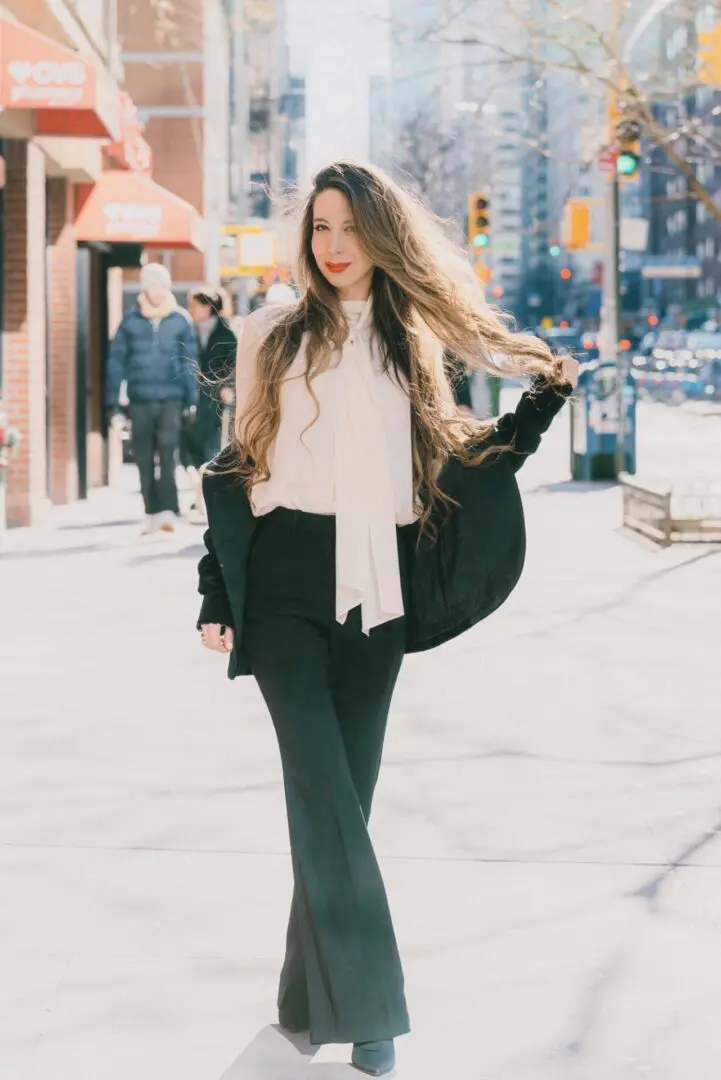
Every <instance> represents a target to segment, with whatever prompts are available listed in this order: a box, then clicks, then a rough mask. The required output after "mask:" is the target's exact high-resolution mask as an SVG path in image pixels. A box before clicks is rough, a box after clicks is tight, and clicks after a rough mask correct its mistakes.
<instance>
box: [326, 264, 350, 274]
mask: <svg viewBox="0 0 721 1080" xmlns="http://www.w3.org/2000/svg"><path fill="white" fill-rule="evenodd" d="M325 265H326V266H327V267H328V269H329V270H330V272H331V274H342V273H343V271H344V270H347V269H348V267H349V266H350V263H349V262H346V263H333V262H327V263H326V264H325Z"/></svg>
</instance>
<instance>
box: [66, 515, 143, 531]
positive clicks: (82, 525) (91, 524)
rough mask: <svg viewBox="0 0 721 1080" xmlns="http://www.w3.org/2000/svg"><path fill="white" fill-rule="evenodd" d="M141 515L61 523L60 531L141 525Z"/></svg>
mask: <svg viewBox="0 0 721 1080" xmlns="http://www.w3.org/2000/svg"><path fill="white" fill-rule="evenodd" d="M140 524H141V519H140V518H139V517H132V518H124V519H121V520H120V521H84V522H78V523H77V524H73V525H60V527H59V529H58V531H59V532H86V531H87V530H88V529H116V528H120V527H121V526H123V525H137V526H138V528H139V527H140Z"/></svg>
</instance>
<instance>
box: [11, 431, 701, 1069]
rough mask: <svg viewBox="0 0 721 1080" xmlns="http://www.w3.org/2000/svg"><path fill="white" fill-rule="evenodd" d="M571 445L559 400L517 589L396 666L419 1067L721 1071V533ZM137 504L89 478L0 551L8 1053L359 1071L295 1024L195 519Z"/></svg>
mask: <svg viewBox="0 0 721 1080" xmlns="http://www.w3.org/2000/svg"><path fill="white" fill-rule="evenodd" d="M709 422H710V421H709ZM687 453H691V452H690V451H688V452H687ZM567 456H568V455H567V436H566V432H565V421H559V423H558V424H557V426H556V428H555V429H554V431H553V433H552V434H551V436H549V438H548V440H547V445H546V446H545V447H544V448H543V450H542V452H541V453H540V454H539V455H538V456H537V457H536V458H535V459H534V460H533V461H531V462H530V463H529V465H528V466H527V467H526V468H525V469H524V471H523V473H522V479H523V488H524V493H525V505H526V510H527V517H528V531H529V555H528V563H527V569H526V572H525V575H524V578H523V579H522V582H521V584H520V585H519V587H518V589H517V591H516V593H515V594H514V595H513V597H512V598H511V600H510V601H509V602H508V604H507V605H506V607H505V608H503V609H502V611H501V612H499V613H498V614H497V615H495V616H493V617H492V618H491V619H489V620H488V622H487V623H485V624H483V625H481V626H480V627H478V628H477V629H476V630H475V631H473V632H472V633H470V634H468V635H466V636H465V637H463V638H461V639H459V640H458V641H457V642H455V643H453V644H451V645H449V646H447V647H445V648H443V649H441V650H438V651H436V652H435V653H431V654H427V655H425V656H423V657H412V658H409V660H408V661H407V663H406V665H405V667H404V670H403V673H402V677H401V681H400V684H399V687H398V692H397V696H396V699H395V703H394V709H393V714H392V719H391V725H390V731H389V737H388V744H387V752H386V759H385V766H384V770H383V773H382V777H381V782H380V787H379V792H378V799H377V803H376V809H375V814H374V821H373V834H374V837H375V842H376V846H377V850H378V853H379V856H380V857H381V859H382V862H383V869H384V873H385V876H386V880H387V884H388V888H389V892H390V896H391V902H392V906H393V910H394V915H395V920H396V928H397V932H398V936H399V939H400V943H401V948H402V952H403V955H404V959H405V967H406V978H407V989H408V997H409V1005H410V1008H411V1014H412V1022H413V1025H414V1031H413V1033H412V1035H411V1036H409V1037H407V1038H404V1039H401V1040H399V1043H398V1060H399V1068H398V1076H399V1078H400V1080H407V1078H413V1080H427V1078H431V1077H433V1078H443V1080H566V1078H572V1080H631V1078H634V1080H636V1078H638V1077H646V1076H652V1077H654V1080H687V1078H688V1077H694V1078H699V1080H712V1078H713V1077H715V1076H717V1075H718V1073H719V1069H720V1068H721V1025H720V1024H719V1019H718V1018H719V1015H720V1013H721V931H720V929H719V890H720V889H721V836H720V835H719V833H720V832H721V808H720V804H719V790H721V733H720V728H719V717H720V716H721V701H720V695H719V674H718V672H719V665H718V647H719V642H720V640H721V633H720V625H719V614H718V612H719V597H720V596H721V555H719V552H718V550H717V549H714V548H709V547H683V548H681V547H676V548H672V549H670V550H666V551H657V550H654V549H652V548H650V547H649V546H647V545H645V544H643V543H640V542H638V541H635V540H632V539H628V538H627V537H625V536H623V535H622V534H621V533H620V532H619V530H618V523H619V520H620V506H619V496H618V493H617V492H616V491H615V490H614V489H613V488H610V487H595V488H592V487H590V486H587V487H583V486H581V487H579V486H577V485H572V484H569V483H568V482H567V479H566V478H567ZM704 456H705V450H704V451H701V450H699V459H700V458H702V457H704ZM689 460H691V458H689ZM138 518H139V515H138V503H137V497H136V496H135V495H134V494H123V493H120V494H118V493H109V492H99V493H97V494H96V495H94V497H93V498H92V500H90V502H89V503H88V504H86V505H85V506H79V507H73V508H69V509H66V510H62V511H57V512H56V513H55V514H54V515H53V520H52V522H51V523H49V525H48V527H47V528H43V529H38V530H28V531H26V532H24V533H19V532H15V533H12V534H11V535H10V537H9V539H8V545H7V550H6V552H5V553H4V555H2V556H1V557H0V598H1V607H2V612H3V625H2V630H0V646H1V649H0V686H2V704H1V705H0V718H1V726H2V735H1V738H2V747H3V752H2V755H1V756H0V1080H121V1078H122V1080H128V1078H129V1077H132V1078H133V1080H171V1078H172V1080H221V1078H222V1080H342V1078H344V1077H348V1080H350V1077H351V1076H354V1075H358V1074H357V1073H354V1072H352V1071H351V1070H350V1069H349V1068H348V1067H347V1066H346V1065H345V1064H344V1062H345V1061H346V1059H347V1048H344V1047H325V1048H323V1049H322V1050H321V1052H320V1053H318V1054H317V1055H315V1056H312V1055H311V1054H310V1052H309V1050H308V1048H307V1047H305V1048H304V1047H303V1046H302V1044H301V1043H299V1044H298V1046H296V1045H293V1044H292V1043H291V1042H289V1041H288V1040H287V1039H285V1038H283V1037H282V1036H281V1035H280V1034H279V1033H278V1032H277V1030H275V1029H274V1028H273V1027H272V1025H273V1024H274V1022H275V1020H276V1016H275V1011H274V995H275V986H276V978H277V974H278V969H279V965H280V961H281V957H282V948H283V935H284V929H285V920H286V914H287V905H288V902H289V897H290V888H291V879H290V868H289V863H288V855H287V851H288V846H287V835H286V826H285V819H284V811H283V804H282V791H281V785H280V773H279V763H278V755H277V749H276V746H275V743H274V738H273V734H272V730H271V726H270V723H269V721H268V719H267V717H266V715H265V712H264V709H263V706H262V703H261V701H260V698H259V695H258V693H257V690H256V688H255V686H254V684H253V683H252V681H249V680H239V681H236V682H235V683H233V684H231V683H228V682H227V680H225V678H224V673H223V661H222V659H221V658H220V657H218V658H216V657H215V656H211V655H209V654H206V653H205V652H203V651H202V650H201V649H200V647H199V644H198V642H197V638H196V634H195V631H194V628H193V627H194V619H195V613H196V597H195V595H194V589H195V576H194V565H195V562H196V559H197V557H198V556H199V554H200V546H199V545H200V533H201V530H199V529H197V528H196V529H194V528H192V527H190V526H184V527H183V529H182V530H181V531H180V532H179V533H178V534H176V536H174V537H172V538H167V539H166V538H162V537H152V538H148V539H140V538H139V537H138V535H137V534H138Z"/></svg>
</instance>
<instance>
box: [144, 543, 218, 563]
mask: <svg viewBox="0 0 721 1080" xmlns="http://www.w3.org/2000/svg"><path fill="white" fill-rule="evenodd" d="M201 555H205V545H204V544H190V546H189V547H184V548H181V549H180V550H179V551H154V552H152V554H148V555H134V556H133V558H132V559H128V566H145V565H146V564H147V563H153V562H159V561H160V560H161V559H189V558H193V559H199V558H200V556H201Z"/></svg>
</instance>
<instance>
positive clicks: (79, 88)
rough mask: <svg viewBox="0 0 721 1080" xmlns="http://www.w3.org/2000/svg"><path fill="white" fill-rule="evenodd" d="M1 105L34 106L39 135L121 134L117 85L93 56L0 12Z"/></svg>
mask: <svg viewBox="0 0 721 1080" xmlns="http://www.w3.org/2000/svg"><path fill="white" fill-rule="evenodd" d="M0 109H25V110H30V111H31V112H32V113H33V114H34V117H35V124H34V127H35V133H36V134H37V135H67V136H86V137H88V138H95V139H117V138H118V137H119V135H120V114H119V101H118V89H117V85H116V84H115V83H114V81H113V79H112V78H111V77H110V75H109V74H108V73H107V71H105V70H104V69H102V68H96V67H95V65H94V64H93V63H92V61H91V60H90V59H89V58H87V57H84V56H82V55H81V54H80V53H78V52H75V51H74V50H73V49H68V48H66V47H65V46H64V45H60V44H58V42H57V41H53V39H52V38H49V37H46V36H45V34H40V33H38V31H37V30H31V29H30V27H29V26H24V25H23V24H22V23H16V22H13V21H12V20H10V19H8V18H7V17H3V16H0Z"/></svg>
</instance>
